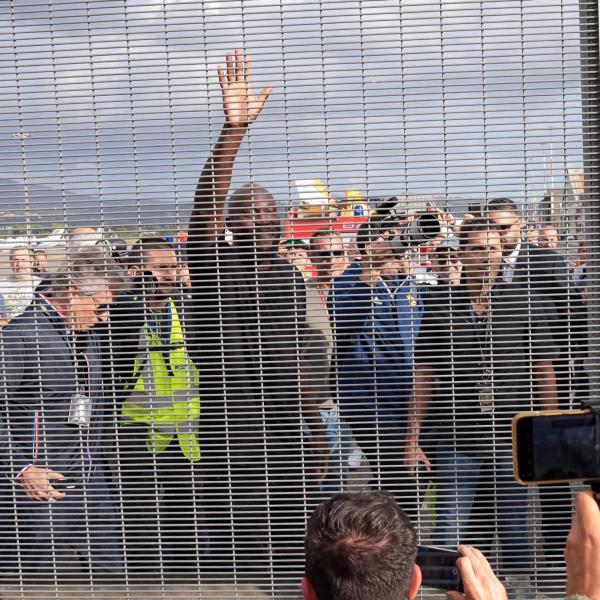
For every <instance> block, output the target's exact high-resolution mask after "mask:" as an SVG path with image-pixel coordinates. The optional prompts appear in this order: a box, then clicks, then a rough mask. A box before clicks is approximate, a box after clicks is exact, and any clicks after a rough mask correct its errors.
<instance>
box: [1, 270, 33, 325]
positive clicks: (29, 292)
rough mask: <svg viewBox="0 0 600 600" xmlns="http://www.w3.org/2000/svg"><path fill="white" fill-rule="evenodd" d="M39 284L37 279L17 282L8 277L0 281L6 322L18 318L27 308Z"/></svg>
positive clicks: (17, 280)
mask: <svg viewBox="0 0 600 600" xmlns="http://www.w3.org/2000/svg"><path fill="white" fill-rule="evenodd" d="M40 282H41V279H40V278H39V277H32V278H31V279H28V280H19V279H14V278H13V277H12V276H10V275H9V276H8V278H7V279H5V280H4V281H0V294H1V295H2V296H3V297H4V302H5V304H6V318H7V319H8V320H11V319H14V318H15V317H17V316H19V315H20V314H21V313H22V312H23V311H24V310H25V309H26V308H27V307H28V306H29V304H30V302H31V301H32V300H33V294H34V292H35V288H36V287H37V286H38V285H39V284H40Z"/></svg>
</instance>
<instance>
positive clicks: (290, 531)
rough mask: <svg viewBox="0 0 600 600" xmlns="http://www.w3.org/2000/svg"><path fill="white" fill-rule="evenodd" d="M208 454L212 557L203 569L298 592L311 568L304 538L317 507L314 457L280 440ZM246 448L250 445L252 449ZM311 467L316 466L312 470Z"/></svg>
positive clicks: (216, 448)
mask: <svg viewBox="0 0 600 600" xmlns="http://www.w3.org/2000/svg"><path fill="white" fill-rule="evenodd" d="M246 438H247V440H248V442H247V444H244V442H243V441H240V440H241V439H242V438H238V439H236V437H235V436H233V437H232V438H230V445H229V446H228V447H222V446H221V444H222V440H218V441H215V443H214V444H211V442H210V441H207V440H205V444H204V446H203V448H206V452H204V451H203V456H204V457H205V460H204V459H203V472H204V474H205V478H204V508H205V515H206V519H205V524H206V527H205V531H206V534H207V537H208V541H209V553H208V556H207V557H206V558H205V560H204V562H203V565H202V571H203V572H204V573H206V575H207V577H210V576H213V575H216V576H217V577H220V576H223V574H226V573H232V572H235V573H236V576H237V575H240V574H243V575H248V576H254V575H256V576H260V577H261V578H262V579H264V578H267V580H268V578H269V576H270V573H271V572H274V573H276V574H277V579H278V581H279V582H282V581H286V580H289V581H290V582H292V584H293V588H294V589H297V582H298V580H299V579H298V578H299V577H301V576H302V573H303V568H304V532H305V528H306V520H307V517H308V514H309V513H310V511H311V510H312V508H313V506H314V500H313V493H314V492H315V490H316V486H315V485H314V480H312V481H311V475H310V458H308V459H307V460H305V457H304V452H303V449H302V448H301V447H300V446H299V442H298V445H296V443H295V440H294V444H290V445H287V444H284V443H280V442H279V441H278V440H277V439H272V440H271V439H265V440H263V442H264V444H265V446H264V448H263V449H258V448H257V444H256V439H255V438H253V437H251V436H250V437H248V436H246ZM245 446H246V447H245ZM307 462H308V464H307Z"/></svg>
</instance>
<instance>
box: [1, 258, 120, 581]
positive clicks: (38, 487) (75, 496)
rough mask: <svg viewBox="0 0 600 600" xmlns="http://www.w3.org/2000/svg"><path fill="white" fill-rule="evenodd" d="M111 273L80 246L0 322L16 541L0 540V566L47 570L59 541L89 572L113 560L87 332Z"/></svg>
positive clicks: (114, 542)
mask: <svg viewBox="0 0 600 600" xmlns="http://www.w3.org/2000/svg"><path fill="white" fill-rule="evenodd" d="M120 273H121V270H120V268H119V267H117V266H116V265H115V264H114V263H113V262H112V261H109V260H107V259H106V258H105V256H104V253H103V251H102V249H101V248H86V249H84V250H82V251H81V252H79V253H77V254H74V255H72V256H71V257H70V260H69V261H68V263H66V264H65V265H63V267H61V268H60V269H59V270H58V272H57V273H56V274H55V275H54V276H53V277H52V281H51V283H50V285H49V286H48V287H47V288H45V290H44V291H43V292H39V293H36V295H35V297H34V299H33V301H32V302H31V304H30V305H29V306H28V307H27V308H26V309H25V311H24V312H23V314H22V315H20V316H19V317H17V318H15V319H13V321H12V322H11V323H10V325H8V326H7V327H6V328H4V329H3V330H2V334H1V337H0V356H1V358H2V362H1V365H0V369H1V375H0V382H2V383H1V386H2V387H1V388H0V392H1V393H2V396H3V399H4V404H3V411H2V414H1V415H0V470H1V471H2V472H3V473H2V474H3V475H4V477H3V479H4V480H6V481H9V482H11V483H10V485H11V487H12V493H11V494H10V498H11V501H10V502H11V503H12V504H13V506H12V507H11V508H12V511H13V514H14V517H15V527H16V531H17V535H16V536H15V538H16V539H17V540H18V542H19V545H18V547H16V548H15V547H12V548H6V547H5V548H4V549H3V553H2V554H4V556H2V561H1V562H0V564H2V568H4V569H11V568H14V567H16V566H17V565H18V567H19V571H24V572H44V573H49V572H55V571H56V569H57V566H58V565H59V564H60V559H59V558H58V556H59V555H58V552H59V551H60V549H62V547H63V546H64V545H70V546H72V547H73V548H74V549H75V550H76V551H77V553H78V555H79V558H80V560H81V561H82V563H83V564H82V566H85V567H86V568H88V569H90V570H92V571H93V572H115V571H119V570H121V568H122V559H121V551H120V547H119V542H118V539H119V538H118V531H119V528H118V521H117V519H116V514H115V510H114V507H113V505H112V502H111V500H110V493H109V490H108V487H107V484H106V481H105V477H104V466H103V462H102V458H101V457H102V450H103V446H104V443H103V439H102V438H103V430H104V425H105V423H106V420H105V418H104V417H105V412H106V407H105V394H104V390H103V382H102V364H101V362H102V361H101V353H100V347H99V346H100V345H99V343H98V339H97V337H96V334H95V332H94V331H92V328H93V327H94V325H96V324H98V323H101V322H103V321H105V320H106V318H107V316H108V307H109V305H110V303H111V302H112V298H113V293H114V292H115V291H116V288H117V287H119V286H120V285H121V283H122V280H121V277H120V275H119V274H120ZM7 543H8V542H7Z"/></svg>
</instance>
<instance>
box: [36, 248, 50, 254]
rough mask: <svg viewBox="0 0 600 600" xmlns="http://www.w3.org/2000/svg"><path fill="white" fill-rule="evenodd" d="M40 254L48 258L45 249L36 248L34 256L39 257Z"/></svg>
mask: <svg viewBox="0 0 600 600" xmlns="http://www.w3.org/2000/svg"><path fill="white" fill-rule="evenodd" d="M38 254H43V255H44V256H48V253H47V252H46V251H45V250H44V249H43V248H36V249H35V250H34V251H33V256H37V255H38Z"/></svg>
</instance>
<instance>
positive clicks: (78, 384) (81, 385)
mask: <svg viewBox="0 0 600 600" xmlns="http://www.w3.org/2000/svg"><path fill="white" fill-rule="evenodd" d="M40 298H41V299H42V302H41V303H40V307H41V308H42V310H43V311H44V312H45V313H46V315H48V317H49V318H50V322H51V323H52V325H53V326H54V327H55V328H58V329H59V332H60V335H61V337H62V338H63V340H64V341H65V343H66V345H67V348H69V354H70V355H71V362H72V364H73V368H74V369H75V390H76V392H77V393H78V394H84V395H87V396H90V395H91V387H92V385H91V382H92V368H91V363H90V358H89V356H88V355H87V353H86V352H85V351H84V350H78V349H77V341H76V340H75V333H74V332H72V331H69V329H67V325H66V322H65V321H64V318H63V316H62V315H61V314H60V312H58V310H57V309H56V308H55V307H54V305H53V304H52V303H51V302H50V300H48V298H47V297H46V296H44V295H43V294H40ZM50 309H52V310H53V311H54V312H55V313H56V315H53V314H51V312H50ZM57 316H58V317H60V318H61V320H62V322H61V323H60V325H61V326H60V327H57V325H58V323H57V318H56V317H57ZM80 357H82V358H83V361H84V362H85V368H84V369H82V368H81V361H80ZM82 371H83V373H84V375H83V376H82Z"/></svg>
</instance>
